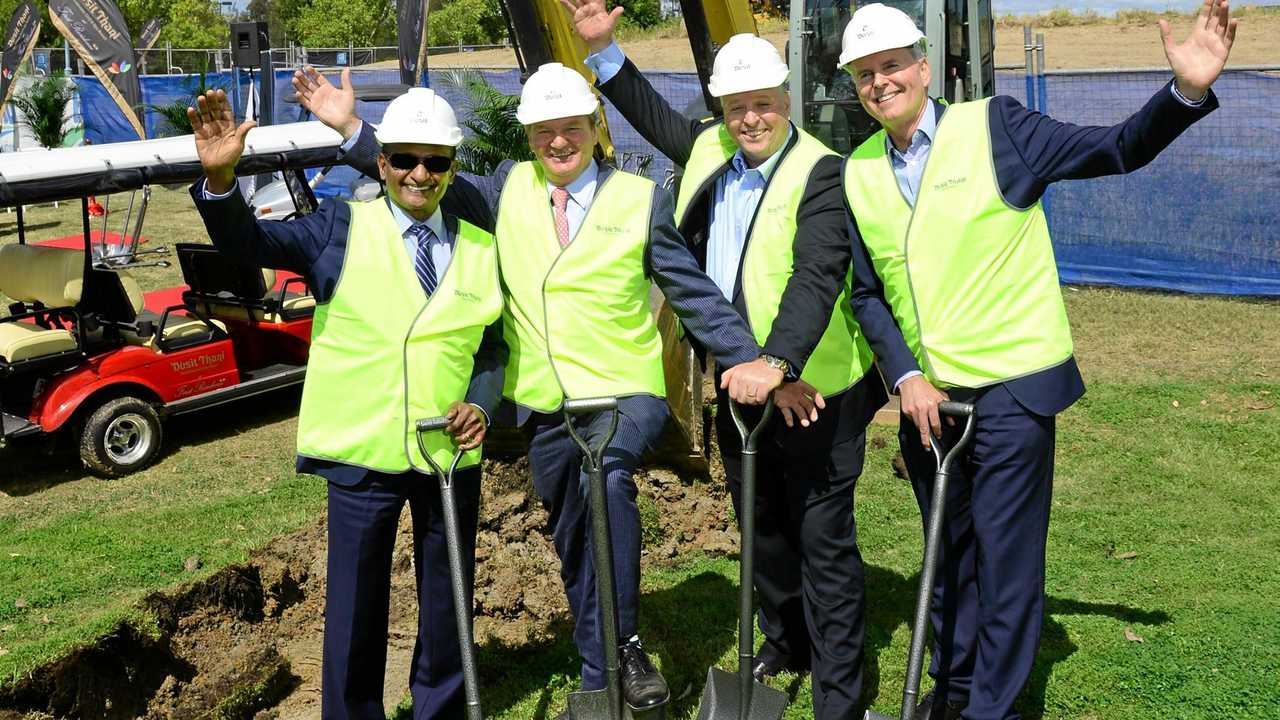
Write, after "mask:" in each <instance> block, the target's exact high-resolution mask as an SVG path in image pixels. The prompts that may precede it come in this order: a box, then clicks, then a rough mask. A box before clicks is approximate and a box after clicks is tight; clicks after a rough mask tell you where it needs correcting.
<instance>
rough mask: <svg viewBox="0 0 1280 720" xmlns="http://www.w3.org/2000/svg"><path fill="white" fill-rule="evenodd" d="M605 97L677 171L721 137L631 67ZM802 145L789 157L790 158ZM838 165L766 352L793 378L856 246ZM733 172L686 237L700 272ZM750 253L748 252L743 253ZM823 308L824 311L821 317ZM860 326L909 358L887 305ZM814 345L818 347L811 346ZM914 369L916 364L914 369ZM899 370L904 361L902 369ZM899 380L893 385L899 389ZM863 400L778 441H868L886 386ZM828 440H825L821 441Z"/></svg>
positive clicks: (819, 178) (820, 175)
mask: <svg viewBox="0 0 1280 720" xmlns="http://www.w3.org/2000/svg"><path fill="white" fill-rule="evenodd" d="M600 91H601V92H603V93H604V95H605V97H607V98H608V99H609V101H610V102H612V103H613V105H614V107H616V108H617V109H618V111H619V112H620V113H622V116H623V117H625V118H626V119H627V121H628V122H630V123H631V124H632V125H633V126H634V127H635V128H636V131H637V132H639V133H640V134H641V135H642V136H643V137H644V139H646V140H648V141H649V142H650V143H652V144H653V146H654V147H656V148H658V150H660V151H661V152H662V153H663V154H665V155H666V156H667V157H669V158H671V161H672V162H674V163H676V164H677V165H681V166H683V165H684V164H685V163H686V162H688V160H689V155H690V153H691V152H692V151H693V143H694V141H695V140H696V139H697V137H698V136H699V135H701V134H702V133H704V132H718V129H719V127H720V125H721V123H720V122H719V121H715V120H712V121H700V120H691V119H689V118H687V117H685V116H684V115H682V114H681V113H680V112H679V111H677V110H676V109H675V108H673V107H671V105H670V104H669V103H668V102H667V101H666V99H665V98H663V97H662V95H661V94H659V93H658V91H656V90H654V89H653V86H652V85H650V84H649V81H648V80H646V79H645V77H644V75H643V74H641V72H640V71H639V70H638V69H637V68H636V66H635V64H634V63H632V62H631V61H630V60H627V61H626V62H625V63H624V64H623V66H622V69H621V70H620V71H619V72H618V74H617V75H615V76H614V77H612V78H610V79H609V81H608V82H606V83H601V84H600ZM796 141H797V137H792V139H791V142H790V143H788V145H787V147H785V148H784V149H783V153H784V157H785V153H787V152H790V150H791V148H792V147H794V145H795V143H796ZM842 164H843V163H842V161H841V159H840V158H838V157H835V156H832V157H829V158H824V159H823V160H821V161H820V162H818V164H817V165H816V166H815V167H814V169H813V171H812V172H811V173H810V175H809V178H808V181H807V182H806V183H805V188H804V192H803V194H802V195H801V199H800V208H799V210H798V212H797V217H796V221H797V229H796V237H795V241H794V245H793V247H792V253H793V260H792V275H791V278H790V279H789V280H788V281H787V287H786V289H785V290H784V291H783V294H782V301H781V304H780V306H779V309H778V315H777V317H776V318H775V319H774V321H773V326H772V327H771V328H770V330H769V336H768V338H767V339H766V340H765V345H764V351H765V352H766V353H769V354H770V355H776V356H778V357H782V358H785V359H786V360H787V361H788V362H789V363H790V364H791V366H792V373H791V376H792V377H793V378H794V377H798V376H799V374H800V372H801V371H803V369H804V365H805V363H806V362H807V361H808V360H809V355H810V354H812V352H813V348H814V347H815V346H816V345H817V341H818V338H820V337H821V336H822V333H823V332H824V331H825V330H826V328H827V324H828V322H829V321H830V318H831V311H830V308H832V307H833V306H834V305H835V301H836V296H837V295H839V293H840V290H841V289H842V288H843V287H844V281H845V276H846V274H847V273H848V270H849V256H850V242H849V218H848V213H847V212H846V210H845V202H844V193H843V190H842V188H841V183H840V171H841V167H842ZM728 170H729V164H728V163H726V164H725V165H724V167H723V168H721V169H720V170H719V171H717V172H716V173H715V174H713V175H712V176H711V177H710V178H709V179H708V180H707V181H706V182H705V183H704V184H703V186H702V187H701V188H699V189H698V192H697V194H696V195H695V196H694V198H693V201H692V203H691V205H690V207H689V211H688V212H687V213H686V214H685V219H684V221H683V222H682V223H681V224H680V232H681V234H683V235H684V238H685V241H686V242H687V243H688V245H689V250H690V252H692V253H693V255H694V257H696V258H697V260H698V263H699V265H700V266H701V267H705V266H706V257H707V239H708V229H709V227H710V224H711V211H712V202H713V201H714V195H715V193H714V188H715V182H716V180H718V179H719V178H720V176H721V175H723V174H724V173H725V172H727V171H728ZM743 249H744V252H745V246H744V248H743ZM741 273H742V264H741V262H740V263H739V264H738V274H739V277H738V280H739V282H737V283H736V290H735V291H734V307H735V309H737V310H738V312H739V314H741V315H742V316H743V317H744V318H745V317H746V316H747V309H746V300H745V299H744V297H743V295H742V282H741ZM817 308H822V309H823V310H822V311H820V312H819V311H816V310H815V309H817ZM854 311H855V316H856V318H857V320H858V324H859V326H860V327H861V328H862V331H863V332H864V333H865V334H866V335H867V336H868V338H870V337H872V336H874V335H881V334H892V335H896V336H897V338H898V342H897V343H881V345H882V346H883V347H884V348H885V349H886V350H887V351H897V352H903V351H905V352H906V354H907V358H910V357H911V353H910V351H909V350H907V349H906V343H905V342H904V341H902V333H901V331H899V330H898V325H897V323H896V322H894V319H893V314H892V313H891V312H890V311H889V308H888V306H887V305H886V304H884V302H883V300H882V301H881V302H880V303H879V304H878V306H877V304H876V303H875V302H872V301H868V302H864V303H862V304H861V305H856V306H854ZM808 338H813V341H812V342H806V340H807V339H808ZM911 362H912V363H914V360H912V361H911ZM900 364H901V361H900ZM894 379H896V378H889V382H893V381H894ZM858 390H859V392H851V393H846V395H847V396H848V400H849V402H846V401H845V398H841V397H836V398H829V400H831V401H832V402H831V403H829V407H834V408H836V409H837V411H836V412H832V411H831V410H828V411H827V412H825V413H823V414H822V415H820V416H819V420H818V423H817V425H816V426H814V427H811V428H808V429H806V430H804V431H803V432H801V431H799V430H796V431H793V432H791V433H788V432H787V430H786V429H785V425H783V424H782V423H776V424H775V426H774V430H775V431H776V432H778V433H780V434H781V435H780V437H782V436H786V435H788V434H789V435H790V436H791V440H790V441H786V442H788V443H789V444H794V443H797V442H802V440H801V438H802V437H803V438H806V440H805V441H804V442H808V440H807V439H808V438H813V439H815V440H814V442H813V446H814V447H815V448H816V447H818V446H821V445H823V444H827V445H829V443H830V442H832V441H835V442H838V441H840V440H845V439H848V438H850V437H855V436H857V435H859V434H861V433H862V430H863V428H865V426H866V423H867V422H868V421H869V420H870V418H871V416H872V415H874V414H875V411H876V410H877V409H879V408H880V406H882V405H883V404H884V400H885V393H884V387H883V383H881V381H880V380H879V379H878V378H874V379H873V382H867V379H865V378H864V380H863V382H862V383H860V384H859V387H858ZM818 437H823V438H825V439H823V440H820V441H819V440H816V438H818Z"/></svg>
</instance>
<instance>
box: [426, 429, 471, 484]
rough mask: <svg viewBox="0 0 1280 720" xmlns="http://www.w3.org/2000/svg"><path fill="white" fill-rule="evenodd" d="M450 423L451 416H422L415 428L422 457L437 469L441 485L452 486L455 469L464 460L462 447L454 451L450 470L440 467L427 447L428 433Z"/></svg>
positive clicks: (432, 467)
mask: <svg viewBox="0 0 1280 720" xmlns="http://www.w3.org/2000/svg"><path fill="white" fill-rule="evenodd" d="M448 425H449V418H447V417H445V416H444V415H440V416H437V417H429V418H422V419H420V420H418V422H416V423H414V428H415V429H417V431H418V450H420V451H422V457H424V458H426V460H427V464H428V465H430V466H431V469H432V470H434V471H435V473H436V477H438V478H440V484H441V487H450V486H452V485H453V471H454V470H457V469H458V462H459V461H460V460H462V452H463V450H462V448H456V449H455V450H454V451H453V462H451V463H450V464H449V470H448V472H445V470H444V468H442V467H440V464H439V463H437V462H436V461H435V458H433V457H431V452H430V451H429V450H428V449H427V441H426V439H425V436H426V434H427V433H432V432H438V431H441V430H444V429H445V427H447V426H448Z"/></svg>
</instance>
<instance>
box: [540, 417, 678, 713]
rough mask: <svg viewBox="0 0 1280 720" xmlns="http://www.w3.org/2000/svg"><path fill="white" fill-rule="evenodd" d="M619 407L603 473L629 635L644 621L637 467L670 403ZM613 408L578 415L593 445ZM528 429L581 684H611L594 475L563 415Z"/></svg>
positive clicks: (622, 630) (622, 626) (623, 623)
mask: <svg viewBox="0 0 1280 720" xmlns="http://www.w3.org/2000/svg"><path fill="white" fill-rule="evenodd" d="M618 412H619V417H618V430H617V432H616V433H615V434H614V436H613V440H612V441H611V442H610V443H609V446H608V449H607V450H605V454H604V473H605V493H606V495H607V504H608V512H609V534H610V541H611V543H612V547H613V580H614V586H615V588H616V590H617V598H618V600H617V608H618V626H619V627H618V637H619V638H620V639H621V640H622V641H623V642H625V641H626V640H627V639H628V638H630V637H631V636H632V635H635V634H636V633H637V632H638V627H639V626H638V612H637V608H638V604H639V600H640V509H639V507H638V506H637V505H636V492H637V491H636V483H635V479H634V478H633V477H632V474H633V473H634V472H635V469H636V466H637V465H639V464H640V458H641V456H643V455H644V453H645V452H646V451H648V450H649V449H650V448H651V447H653V445H654V443H656V442H657V440H658V438H659V436H661V434H662V428H663V425H664V424H665V423H666V419H667V403H666V401H665V400H663V399H662V398H656V397H652V396H647V395H637V396H634V397H625V398H621V399H619V401H618ZM611 414H612V413H595V414H593V415H583V416H578V417H577V418H576V419H575V420H574V427H575V429H577V431H578V433H579V434H580V435H582V437H583V438H584V439H586V441H587V443H588V444H589V445H590V446H591V447H593V448H594V447H596V446H597V445H598V443H599V442H600V441H601V440H602V438H603V436H604V433H605V432H606V431H607V430H608V428H609V419H610V415H611ZM525 433H526V435H527V436H528V437H529V471H530V472H531V473H532V475H533V487H534V490H535V491H537V493H538V496H539V497H540V498H541V499H542V505H543V507H545V508H546V509H547V512H548V513H549V514H550V517H549V518H548V523H549V524H550V526H551V535H552V539H553V541H554V542H555V546H556V553H557V554H558V555H559V556H560V579H561V580H563V581H564V590H565V595H566V596H567V597H568V599H569V609H570V610H571V611H572V612H573V617H574V622H575V624H574V630H573V640H574V642H575V643H576V644H577V646H578V653H579V654H580V655H582V689H584V690H599V689H601V688H603V687H604V641H603V636H602V633H601V630H600V628H601V625H600V608H599V605H598V603H597V600H596V572H595V561H594V560H593V554H592V553H593V550H592V547H593V546H592V544H591V543H592V533H591V503H590V498H589V496H588V492H589V485H588V479H587V474H586V473H584V472H582V451H581V450H580V449H579V448H578V446H577V444H575V443H574V441H573V438H572V437H570V436H569V431H568V430H567V429H565V427H564V422H563V420H562V419H561V416H560V415H559V414H555V415H541V414H539V415H534V416H532V417H531V418H530V420H529V422H528V423H527V424H526V425H525Z"/></svg>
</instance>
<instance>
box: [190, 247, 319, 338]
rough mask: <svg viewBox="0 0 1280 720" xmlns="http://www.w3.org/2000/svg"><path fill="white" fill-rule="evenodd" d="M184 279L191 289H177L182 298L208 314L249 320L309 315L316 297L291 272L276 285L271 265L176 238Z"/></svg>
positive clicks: (285, 319)
mask: <svg viewBox="0 0 1280 720" xmlns="http://www.w3.org/2000/svg"><path fill="white" fill-rule="evenodd" d="M176 249H177V253H178V263H179V264H180V265H181V266H182V276H183V279H184V280H186V281H187V285H189V286H190V288H191V289H190V290H188V291H187V292H185V293H183V294H182V299H183V301H184V302H186V303H187V304H189V305H191V306H193V307H196V308H199V309H201V310H202V311H204V312H205V313H207V314H208V315H210V316H212V317H219V318H225V319H228V320H236V321H240V322H249V323H267V324H279V323H285V322H289V321H292V320H299V319H302V318H307V317H310V316H311V315H312V314H314V312H315V307H316V299H315V296H314V295H312V294H311V293H310V292H290V291H289V289H290V287H295V288H298V289H300V290H303V291H305V290H306V283H305V282H304V281H303V280H302V279H301V278H296V279H294V278H291V279H289V280H287V281H285V284H284V285H283V286H282V287H281V288H280V289H279V290H275V289H274V288H275V285H276V271H275V270H271V269H269V268H268V269H262V268H257V267H254V266H252V265H248V264H245V263H241V262H237V261H235V260H234V259H232V258H228V257H227V256H226V255H223V254H221V253H219V252H218V250H217V248H215V247H213V246H212V245H200V244H195V243H179V244H178V245H177V246H176Z"/></svg>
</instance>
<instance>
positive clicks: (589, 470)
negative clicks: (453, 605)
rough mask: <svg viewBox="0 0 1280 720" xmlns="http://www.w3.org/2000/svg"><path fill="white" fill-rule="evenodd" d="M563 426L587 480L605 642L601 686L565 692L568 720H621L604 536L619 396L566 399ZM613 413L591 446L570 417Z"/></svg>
mask: <svg viewBox="0 0 1280 720" xmlns="http://www.w3.org/2000/svg"><path fill="white" fill-rule="evenodd" d="M561 411H562V413H563V414H564V426H565V428H567V429H568V430H569V435H570V436H571V437H572V438H573V441H574V442H575V443H577V444H578V447H579V448H581V449H582V470H583V472H585V473H586V474H587V477H588V478H589V480H590V483H589V487H588V491H589V493H590V500H591V550H592V553H593V558H594V560H595V565H596V602H598V603H599V605H600V630H601V635H602V638H603V640H604V689H603V690H580V691H578V692H575V693H570V694H569V718H570V720H622V717H623V714H622V680H621V675H620V674H619V672H618V608H617V595H616V592H615V590H614V586H613V544H612V543H611V542H610V540H609V506H608V499H607V498H606V496H605V484H604V451H605V449H606V448H608V447H609V443H610V442H611V441H612V440H613V434H614V433H615V432H617V430H618V399H617V398H613V397H603V398H587V399H583V400H565V402H564V406H563V407H562V408H561ZM610 411H611V412H612V415H611V416H610V417H611V420H610V421H609V431H608V432H607V433H605V436H604V438H603V439H602V440H601V441H600V443H599V445H597V446H596V447H595V448H592V447H590V446H589V445H588V444H587V441H586V440H585V439H583V437H582V436H581V435H579V434H578V431H577V430H575V429H574V427H573V422H572V419H573V416H574V415H589V414H591V413H598V412H610Z"/></svg>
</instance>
